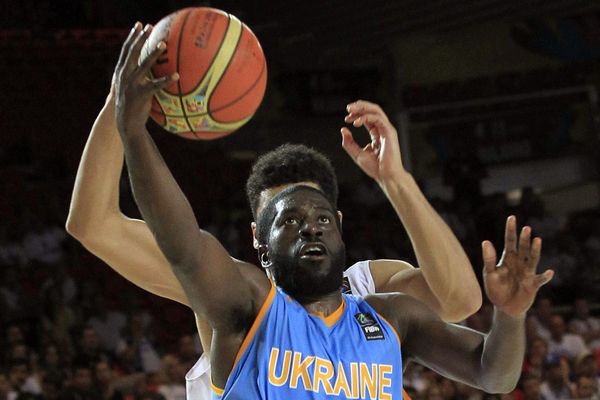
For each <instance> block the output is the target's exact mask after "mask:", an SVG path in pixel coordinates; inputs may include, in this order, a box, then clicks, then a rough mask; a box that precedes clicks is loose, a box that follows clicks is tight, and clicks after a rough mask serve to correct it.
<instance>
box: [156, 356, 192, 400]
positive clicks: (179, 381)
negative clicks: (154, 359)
mask: <svg viewBox="0 0 600 400" xmlns="http://www.w3.org/2000/svg"><path fill="white" fill-rule="evenodd" d="M160 372H161V380H162V383H161V384H160V386H159V387H158V392H159V393H160V394H161V395H163V396H164V397H165V399H166V400H186V399H185V396H186V392H185V385H184V382H185V372H186V370H185V369H184V366H183V365H182V364H181V362H180V360H179V359H178V358H177V357H175V356H172V355H167V356H165V357H163V359H162V363H161V371H160Z"/></svg>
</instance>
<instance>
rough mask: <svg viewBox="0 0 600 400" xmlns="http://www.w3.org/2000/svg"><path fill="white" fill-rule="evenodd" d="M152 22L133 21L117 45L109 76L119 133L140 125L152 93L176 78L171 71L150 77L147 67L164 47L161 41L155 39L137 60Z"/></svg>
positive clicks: (134, 129) (149, 103)
mask: <svg viewBox="0 0 600 400" xmlns="http://www.w3.org/2000/svg"><path fill="white" fill-rule="evenodd" d="M150 32H152V26H151V25H146V27H144V29H142V24H140V23H139V22H137V23H136V24H135V26H134V27H133V29H132V30H131V32H130V33H129V36H128V37H127V39H126V40H125V43H124V44H123V47H122V48H121V54H120V56H119V61H118V62H117V66H116V68H115V73H114V76H113V81H114V86H115V87H114V90H115V94H116V119H117V128H118V129H119V132H120V133H121V135H132V134H134V133H136V132H140V128H144V126H145V124H146V121H147V120H148V114H149V113H150V105H151V103H152V96H153V95H154V93H156V92H157V91H158V90H160V89H162V88H163V87H165V86H167V85H169V84H170V83H171V82H173V81H175V80H177V79H179V76H178V75H177V74H176V73H175V74H173V75H168V76H163V77H159V78H156V79H150V78H149V76H150V74H149V71H150V68H151V67H152V65H154V63H155V62H156V60H157V59H158V57H159V56H160V55H161V54H162V53H163V52H164V51H165V50H166V48H167V46H166V44H165V43H164V42H159V43H158V46H157V47H156V48H155V49H152V51H151V53H150V55H149V56H148V57H147V58H146V59H145V60H144V61H143V62H142V63H141V64H139V63H138V60H139V58H140V52H141V50H142V47H143V45H144V43H145V42H146V40H147V39H148V36H149V35H150Z"/></svg>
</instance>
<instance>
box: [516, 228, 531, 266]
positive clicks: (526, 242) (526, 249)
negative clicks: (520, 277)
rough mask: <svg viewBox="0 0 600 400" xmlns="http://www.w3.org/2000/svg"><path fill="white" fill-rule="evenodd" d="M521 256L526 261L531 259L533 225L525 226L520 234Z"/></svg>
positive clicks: (519, 249) (519, 250)
mask: <svg viewBox="0 0 600 400" xmlns="http://www.w3.org/2000/svg"><path fill="white" fill-rule="evenodd" d="M518 252H519V257H520V258H521V260H523V261H524V262H525V263H529V262H530V261H531V227H529V226H524V227H523V229H521V234H520V235H519V248H518Z"/></svg>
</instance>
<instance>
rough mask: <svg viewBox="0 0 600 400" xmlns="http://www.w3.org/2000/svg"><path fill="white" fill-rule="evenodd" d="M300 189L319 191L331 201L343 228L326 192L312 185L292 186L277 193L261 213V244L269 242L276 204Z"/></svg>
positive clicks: (258, 226)
mask: <svg viewBox="0 0 600 400" xmlns="http://www.w3.org/2000/svg"><path fill="white" fill-rule="evenodd" d="M300 190H307V191H309V192H315V193H318V194H319V195H321V196H323V197H324V198H325V199H326V200H327V201H328V202H329V205H330V206H331V212H332V213H333V214H334V215H335V221H336V223H337V224H338V228H341V227H340V221H339V218H338V216H337V213H336V207H335V204H333V203H332V202H331V200H329V199H328V198H327V196H326V195H325V193H323V191H321V190H319V189H315V188H314V187H312V186H306V185H296V186H291V187H288V188H285V189H284V190H282V191H281V192H279V193H277V195H275V196H274V197H273V198H272V199H271V200H270V201H269V202H268V203H267V204H266V205H265V208H264V209H263V211H262V212H261V213H260V216H259V220H258V221H256V222H257V223H256V239H257V240H258V242H259V243H261V244H265V243H267V239H268V236H269V232H270V231H271V224H272V223H273V220H274V219H275V214H276V212H277V211H276V209H275V204H276V203H277V202H278V201H279V199H281V198H283V197H286V196H288V195H289V194H290V193H295V192H297V191H300Z"/></svg>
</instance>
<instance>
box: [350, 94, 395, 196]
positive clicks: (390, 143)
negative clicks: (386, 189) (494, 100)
mask: <svg viewBox="0 0 600 400" xmlns="http://www.w3.org/2000/svg"><path fill="white" fill-rule="evenodd" d="M346 109H347V111H348V115H346V117H345V118H344V121H345V122H346V123H349V124H352V125H354V127H356V128H359V127H361V126H363V127H365V129H366V130H367V132H369V136H370V137H371V142H370V143H369V144H367V145H366V146H364V147H361V146H359V145H358V144H357V143H356V142H355V141H354V137H353V136H352V132H351V131H350V129H348V128H346V127H344V128H342V130H341V131H342V147H343V148H344V150H346V152H347V153H348V154H349V155H350V157H352V159H353V160H354V162H355V163H356V164H357V165H358V166H359V167H360V168H361V169H362V170H363V171H364V172H365V173H366V174H367V175H369V176H370V177H371V178H373V179H375V180H376V181H377V182H378V183H380V184H382V183H383V182H384V181H385V180H386V179H388V178H393V177H395V176H398V175H397V174H398V173H402V172H405V170H404V168H403V166H402V158H401V156H400V145H399V144H398V133H397V132H396V129H395V128H394V126H393V125H392V123H391V122H390V120H389V119H388V117H387V115H385V113H384V112H383V110H382V109H381V107H379V106H378V105H377V104H374V103H370V102H368V101H364V100H358V101H356V102H354V103H351V104H349V105H348V106H347V108H346Z"/></svg>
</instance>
